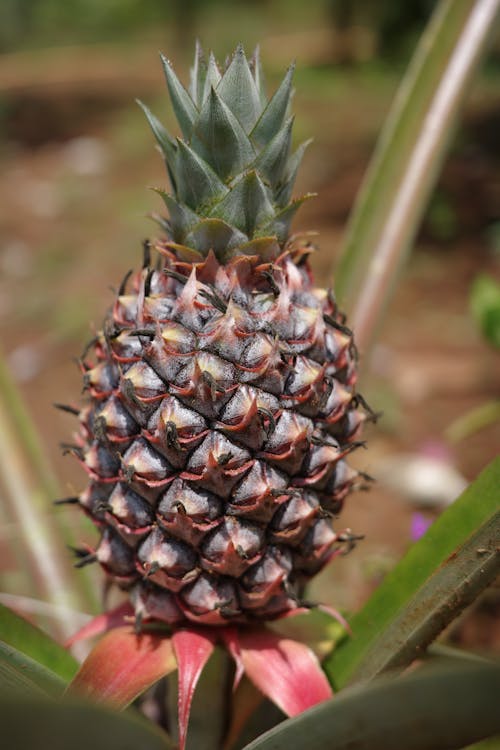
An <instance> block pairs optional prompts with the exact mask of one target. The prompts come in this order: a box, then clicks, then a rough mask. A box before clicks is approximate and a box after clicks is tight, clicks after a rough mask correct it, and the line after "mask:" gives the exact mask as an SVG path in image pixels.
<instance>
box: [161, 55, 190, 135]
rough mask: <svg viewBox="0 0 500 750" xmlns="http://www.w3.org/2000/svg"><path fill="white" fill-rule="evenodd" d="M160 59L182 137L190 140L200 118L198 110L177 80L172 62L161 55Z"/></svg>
mask: <svg viewBox="0 0 500 750" xmlns="http://www.w3.org/2000/svg"><path fill="white" fill-rule="evenodd" d="M160 57H161V62H162V65H163V70H164V73H165V79H166V81H167V86H168V90H169V93H170V100H171V102H172V107H173V108H174V112H175V116H176V117H177V121H178V123H179V125H180V127H181V130H182V135H183V136H184V138H185V139H186V140H189V139H190V137H191V133H192V131H193V126H194V123H195V122H196V119H197V117H198V110H197V109H196V107H195V105H194V103H193V100H192V99H191V97H190V95H189V94H188V92H187V91H186V89H185V88H184V86H183V85H182V83H181V82H180V81H179V79H178V78H177V76H176V74H175V72H174V69H173V68H172V66H171V64H170V62H169V61H168V60H167V58H166V57H164V56H163V55H160Z"/></svg>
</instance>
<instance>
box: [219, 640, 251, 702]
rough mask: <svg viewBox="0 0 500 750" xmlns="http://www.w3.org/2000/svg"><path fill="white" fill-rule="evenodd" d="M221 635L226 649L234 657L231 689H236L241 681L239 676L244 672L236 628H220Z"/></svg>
mask: <svg viewBox="0 0 500 750" xmlns="http://www.w3.org/2000/svg"><path fill="white" fill-rule="evenodd" d="M220 634H221V637H222V640H223V641H224V643H225V646H226V648H227V650H228V651H229V653H230V655H231V656H232V658H233V659H234V663H235V665H236V669H235V672H234V680H233V691H234V690H236V688H237V687H238V685H239V684H240V682H241V678H242V677H243V675H244V673H245V667H244V666H243V660H242V658H241V652H240V643H239V640H238V631H237V630H236V628H231V627H227V628H221V633H220Z"/></svg>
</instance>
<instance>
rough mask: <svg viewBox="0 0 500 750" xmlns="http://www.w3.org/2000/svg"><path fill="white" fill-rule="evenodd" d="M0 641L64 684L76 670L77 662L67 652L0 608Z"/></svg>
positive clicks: (7, 610) (16, 616) (8, 610)
mask: <svg viewBox="0 0 500 750" xmlns="http://www.w3.org/2000/svg"><path fill="white" fill-rule="evenodd" d="M0 639H1V640H2V641H4V642H5V643H6V644H8V645H10V646H12V647H13V648H16V649H18V650H19V651H22V652H23V653H24V654H26V656H29V657H30V658H31V659H33V660H35V661H37V662H38V663H39V664H41V665H43V666H44V667H47V668H48V669H50V670H51V671H52V672H54V673H55V674H57V675H59V677H61V678H62V679H63V680H65V681H68V680H70V679H71V678H72V677H73V676H74V674H75V672H76V670H77V669H78V662H77V661H76V659H74V658H73V657H72V656H71V654H70V653H69V651H66V649H64V648H63V647H62V646H60V645H59V644H58V643H57V642H56V641H54V640H53V639H52V638H50V636H49V635H47V634H46V633H44V632H43V630H40V629H39V628H37V627H36V626H35V625H32V624H31V623H30V622H28V620H25V619H24V617H21V616H20V615H18V614H16V613H15V612H13V611H12V610H11V609H9V608H8V607H5V606H4V605H3V604H0Z"/></svg>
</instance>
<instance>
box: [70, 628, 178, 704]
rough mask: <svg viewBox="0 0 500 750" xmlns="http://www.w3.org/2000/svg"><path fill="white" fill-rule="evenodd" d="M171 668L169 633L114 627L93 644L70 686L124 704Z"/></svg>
mask: <svg viewBox="0 0 500 750" xmlns="http://www.w3.org/2000/svg"><path fill="white" fill-rule="evenodd" d="M175 669H176V661H175V656H174V653H173V650H172V643H171V640H170V637H167V636H165V635H160V634H158V633H140V634H136V633H135V632H134V630H133V629H132V628H130V627H127V628H116V629H115V630H111V631H110V632H109V633H107V634H106V635H105V636H104V638H102V639H101V640H100V641H99V642H98V643H97V645H96V646H95V647H94V648H93V650H92V651H91V652H90V654H89V655H88V657H87V658H86V659H85V661H84V662H83V664H82V666H81V667H80V669H79V671H78V672H77V674H76V676H75V678H74V680H73V682H72V683H71V685H70V689H71V690H75V691H78V692H79V693H83V694H84V695H87V696H89V697H91V698H94V699H100V700H105V701H110V702H111V703H113V704H114V705H115V706H116V707H118V708H124V707H125V706H127V705H128V704H129V703H130V702H131V701H133V700H134V698H137V696H138V695H140V694H141V693H143V692H144V691H145V690H147V688H148V687H150V686H151V685H153V684H154V683H155V682H157V681H158V680H159V679H161V678H162V677H164V676H165V675H167V674H169V672H173V671H174V670H175Z"/></svg>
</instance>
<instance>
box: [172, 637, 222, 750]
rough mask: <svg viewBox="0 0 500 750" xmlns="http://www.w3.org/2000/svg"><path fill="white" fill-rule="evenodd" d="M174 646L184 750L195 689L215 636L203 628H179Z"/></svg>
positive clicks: (211, 650)
mask: <svg viewBox="0 0 500 750" xmlns="http://www.w3.org/2000/svg"><path fill="white" fill-rule="evenodd" d="M172 646H173V650H174V653H175V658H176V661H177V668H178V671H179V682H178V685H179V687H178V704H177V705H178V717H179V747H180V750H184V748H185V746H186V736H187V730H188V723H189V714H190V711H191V703H192V700H193V695H194V691H195V689H196V685H197V683H198V680H199V679H200V675H201V673H202V670H203V667H204V666H205V664H206V663H207V661H208V659H209V658H210V656H211V654H212V652H213V650H214V647H215V644H214V641H213V638H210V637H208V636H207V635H206V634H205V633H203V632H202V631H201V630H196V629H194V628H189V629H187V630H178V631H176V632H175V633H174V634H173V636H172Z"/></svg>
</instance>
